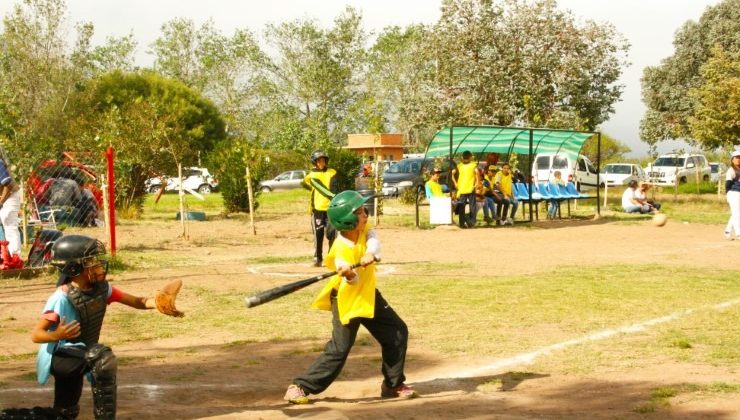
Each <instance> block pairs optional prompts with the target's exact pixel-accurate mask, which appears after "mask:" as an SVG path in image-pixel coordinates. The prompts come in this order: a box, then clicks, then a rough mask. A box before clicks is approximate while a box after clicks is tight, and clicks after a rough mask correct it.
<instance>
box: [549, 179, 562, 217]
mask: <svg viewBox="0 0 740 420" xmlns="http://www.w3.org/2000/svg"><path fill="white" fill-rule="evenodd" d="M550 185H553V186H558V185H559V186H562V187H564V186H565V185H566V184H565V180H564V179H563V175H562V173H561V172H560V171H555V172H553V173H552V179H550ZM559 210H560V201H559V200H558V199H557V198H553V199H551V200H550V208H549V209H548V210H547V218H548V220H553V219H555V216H557V215H558V211H559Z"/></svg>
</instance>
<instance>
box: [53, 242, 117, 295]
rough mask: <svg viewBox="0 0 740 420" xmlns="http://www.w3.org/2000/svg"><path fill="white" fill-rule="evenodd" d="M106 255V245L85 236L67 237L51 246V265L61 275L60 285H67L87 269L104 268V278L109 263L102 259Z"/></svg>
mask: <svg viewBox="0 0 740 420" xmlns="http://www.w3.org/2000/svg"><path fill="white" fill-rule="evenodd" d="M101 255H105V245H103V243H102V242H100V241H99V240H97V239H95V238H91V237H89V236H84V235H65V236H62V237H61V238H59V239H57V240H56V241H55V242H54V243H53V245H52V246H51V265H53V266H54V267H56V268H57V269H58V270H59V273H60V274H61V276H60V278H59V281H58V283H57V284H58V285H61V284H64V283H67V282H68V281H69V280H70V279H72V277H75V276H78V275H80V274H82V272H83V271H84V270H85V269H89V268H95V267H98V266H103V267H104V269H105V270H104V273H103V275H102V278H105V275H106V274H107V273H108V261H107V260H103V259H100V256H101Z"/></svg>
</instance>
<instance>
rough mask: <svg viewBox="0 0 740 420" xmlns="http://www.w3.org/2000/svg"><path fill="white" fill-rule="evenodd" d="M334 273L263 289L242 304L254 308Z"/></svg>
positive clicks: (353, 267) (334, 273)
mask: <svg viewBox="0 0 740 420" xmlns="http://www.w3.org/2000/svg"><path fill="white" fill-rule="evenodd" d="M375 261H379V260H378V259H376V260H375ZM360 266H362V264H355V265H353V266H352V269H355V268H357V267H360ZM336 274H337V272H336V271H332V272H331V273H324V274H319V275H318V276H314V277H311V278H308V279H305V280H298V281H296V282H293V283H288V284H284V285H282V286H278V287H275V288H272V289H269V290H265V291H263V292H259V293H257V294H256V295H252V296H247V297H245V298H244V304H245V305H247V308H254V307H255V306H259V305H262V304H263V303H267V302H270V301H272V300H275V299H277V298H281V297H283V296H285V295H289V294H291V293H293V292H295V291H296V290H300V289H303V288H304V287H306V286H309V285H311V284H314V283H316V282H317V281H319V280H323V279H325V278H327V277H331V276H333V275H336Z"/></svg>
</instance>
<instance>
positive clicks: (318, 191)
mask: <svg viewBox="0 0 740 420" xmlns="http://www.w3.org/2000/svg"><path fill="white" fill-rule="evenodd" d="M336 174H337V172H336V171H335V170H334V169H326V170H325V171H319V170H312V171H310V172H309V173H308V175H306V177H305V178H303V183H304V184H305V185H306V186H307V187H308V188H309V189H310V190H311V210H312V211H313V210H318V211H327V210H328V209H329V203H331V199H332V198H333V197H334V193H333V192H331V181H332V178H334V176H335V175H336Z"/></svg>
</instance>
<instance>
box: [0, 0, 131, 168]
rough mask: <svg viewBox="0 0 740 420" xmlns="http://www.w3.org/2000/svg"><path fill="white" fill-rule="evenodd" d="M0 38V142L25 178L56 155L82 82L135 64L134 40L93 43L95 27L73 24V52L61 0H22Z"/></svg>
mask: <svg viewBox="0 0 740 420" xmlns="http://www.w3.org/2000/svg"><path fill="white" fill-rule="evenodd" d="M3 27H4V30H3V32H2V33H1V34H0V137H1V138H0V140H2V143H3V144H4V145H5V146H7V152H8V153H9V154H10V155H11V160H12V161H13V162H14V163H15V164H16V165H17V171H16V172H17V173H16V176H18V177H21V178H22V177H24V176H25V174H26V173H27V172H28V171H29V170H31V168H32V166H33V165H35V164H36V163H38V162H39V161H41V160H43V159H46V158H52V157H57V155H58V154H59V152H61V151H63V150H65V139H66V136H67V132H68V130H69V127H70V125H72V124H73V118H71V116H70V114H69V103H70V99H71V97H72V96H73V95H74V94H75V93H76V90H77V88H78V87H79V86H80V85H81V84H82V83H83V82H84V80H87V79H89V78H90V77H93V76H94V75H95V74H98V72H100V71H103V70H108V69H112V68H117V67H127V66H130V65H131V62H132V60H133V58H132V53H133V50H134V47H135V43H134V41H133V38H132V36H128V37H124V38H120V39H119V38H108V40H107V41H106V44H104V45H103V46H99V47H93V46H92V45H91V41H90V40H91V38H92V35H93V32H94V31H93V26H92V25H91V24H84V23H80V24H78V25H77V40H76V43H75V46H74V48H70V47H69V46H68V45H67V42H66V41H65V38H66V30H67V19H66V4H65V2H64V1H63V0H24V1H23V2H21V3H19V4H17V5H16V6H15V7H14V9H13V11H12V12H10V13H9V14H8V15H6V16H5V17H4V18H3Z"/></svg>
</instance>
